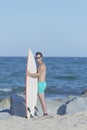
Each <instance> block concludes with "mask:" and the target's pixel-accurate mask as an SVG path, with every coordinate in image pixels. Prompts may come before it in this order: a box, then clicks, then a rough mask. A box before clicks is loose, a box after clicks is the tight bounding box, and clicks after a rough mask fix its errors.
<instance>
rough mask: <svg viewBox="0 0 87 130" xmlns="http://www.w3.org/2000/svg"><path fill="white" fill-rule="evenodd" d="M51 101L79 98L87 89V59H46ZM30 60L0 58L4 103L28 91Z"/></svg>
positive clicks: (0, 82) (0, 79) (48, 89)
mask: <svg viewBox="0 0 87 130" xmlns="http://www.w3.org/2000/svg"><path fill="white" fill-rule="evenodd" d="M43 60H44V62H45V64H46V66H47V76H46V77H47V78H46V79H47V80H46V81H47V88H46V91H45V96H46V97H48V98H65V97H66V96H71V95H72V96H78V95H81V93H82V92H83V91H84V90H85V89H87V58H86V57H45V58H43ZM26 64H27V57H0V99H2V98H6V97H9V96H11V95H13V94H22V93H24V91H25V79H26V77H25V75H26Z"/></svg>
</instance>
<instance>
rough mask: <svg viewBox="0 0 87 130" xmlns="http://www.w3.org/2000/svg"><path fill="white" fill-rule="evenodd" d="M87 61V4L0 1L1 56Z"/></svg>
mask: <svg viewBox="0 0 87 130" xmlns="http://www.w3.org/2000/svg"><path fill="white" fill-rule="evenodd" d="M29 48H30V49H31V50H32V51H33V53H35V52H37V51H41V52H42V53H43V55H44V56H59V57H60V56H65V57H66V56H85V57H87V0H0V56H27V53H28V49H29Z"/></svg>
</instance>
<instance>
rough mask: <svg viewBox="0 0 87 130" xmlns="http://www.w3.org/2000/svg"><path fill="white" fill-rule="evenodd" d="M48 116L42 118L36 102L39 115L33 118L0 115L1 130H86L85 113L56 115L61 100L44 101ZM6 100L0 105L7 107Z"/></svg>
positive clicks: (2, 113)
mask: <svg viewBox="0 0 87 130" xmlns="http://www.w3.org/2000/svg"><path fill="white" fill-rule="evenodd" d="M46 101H47V106H48V113H49V115H48V116H46V117H43V116H42V109H41V106H40V104H39V102H38V105H37V106H38V108H39V113H38V116H36V117H34V118H29V119H26V118H22V117H18V116H11V115H10V114H9V113H8V112H1V113H0V129H1V130H7V129H8V130H25V129H26V130H29V129H31V130H34V129H35V130H49V129H50V130H54V129H55V130H87V112H80V113H76V114H68V115H63V116H60V115H57V114H56V113H57V108H58V106H59V105H60V104H61V100H53V99H46ZM7 102H8V100H7V101H6V102H4V103H2V104H4V106H5V107H6V106H9V103H7ZM6 103H7V104H6ZM2 104H1V105H2Z"/></svg>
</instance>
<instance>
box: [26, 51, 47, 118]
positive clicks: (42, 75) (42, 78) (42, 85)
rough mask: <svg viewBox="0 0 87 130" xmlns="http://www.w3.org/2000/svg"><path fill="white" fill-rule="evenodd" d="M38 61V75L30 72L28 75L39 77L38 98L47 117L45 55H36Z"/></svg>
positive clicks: (38, 53) (39, 53)
mask: <svg viewBox="0 0 87 130" xmlns="http://www.w3.org/2000/svg"><path fill="white" fill-rule="evenodd" d="M36 60H37V63H38V70H37V73H30V72H29V71H28V72H27V74H28V75H29V76H31V77H38V97H39V100H40V103H41V106H42V109H43V116H46V115H48V114H47V106H46V102H45V97H44V91H45V89H46V65H45V64H44V63H43V55H42V53H41V52H37V53H36Z"/></svg>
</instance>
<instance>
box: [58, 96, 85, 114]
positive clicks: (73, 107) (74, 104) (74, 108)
mask: <svg viewBox="0 0 87 130" xmlns="http://www.w3.org/2000/svg"><path fill="white" fill-rule="evenodd" d="M82 111H87V97H86V96H79V97H74V98H72V99H71V100H69V101H67V102H65V103H63V104H62V105H61V106H60V107H59V108H58V110H57V114H59V115H64V114H74V113H78V112H82Z"/></svg>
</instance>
